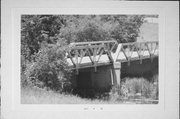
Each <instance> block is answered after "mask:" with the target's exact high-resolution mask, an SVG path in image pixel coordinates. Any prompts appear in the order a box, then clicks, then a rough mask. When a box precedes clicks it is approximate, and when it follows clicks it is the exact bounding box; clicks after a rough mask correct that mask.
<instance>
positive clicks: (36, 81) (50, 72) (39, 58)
mask: <svg viewBox="0 0 180 119" xmlns="http://www.w3.org/2000/svg"><path fill="white" fill-rule="evenodd" d="M64 49H65V47H60V46H58V45H55V46H52V47H50V48H49V47H44V48H42V49H41V50H40V51H39V52H38V53H36V54H35V55H34V62H32V63H30V64H29V65H28V66H27V69H26V71H25V75H26V77H27V80H28V82H30V83H32V84H33V85H36V86H38V87H41V88H44V87H47V88H50V89H53V90H65V88H66V87H63V85H64V83H67V82H69V79H70V76H71V75H70V73H71V71H70V70H68V69H66V68H67V66H66V65H67V63H66V61H65V59H64V58H65V53H64ZM66 86H67V85H66Z"/></svg>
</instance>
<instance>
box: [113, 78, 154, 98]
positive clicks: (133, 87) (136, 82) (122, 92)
mask: <svg viewBox="0 0 180 119" xmlns="http://www.w3.org/2000/svg"><path fill="white" fill-rule="evenodd" d="M153 80H154V81H153V82H149V81H148V80H146V79H144V78H125V79H123V81H122V82H121V86H120V87H113V88H112V89H111V92H110V99H111V100H122V99H151V100H158V76H154V79H153Z"/></svg>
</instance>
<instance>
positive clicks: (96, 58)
mask: <svg viewBox="0 0 180 119" xmlns="http://www.w3.org/2000/svg"><path fill="white" fill-rule="evenodd" d="M157 55H158V42H157V41H152V42H133V43H121V44H118V43H117V41H115V40H112V41H94V42H78V43H71V44H70V45H69V49H68V50H67V58H68V59H70V61H71V63H72V64H73V68H75V69H79V68H83V67H94V68H95V71H96V67H97V66H99V65H102V62H101V63H100V59H103V58H107V59H106V60H105V61H104V63H106V64H108V63H113V62H117V61H120V62H130V61H131V60H140V61H142V59H144V58H151V59H152V58H153V57H155V56H157ZM105 56H106V57H105ZM85 64H87V65H85ZM128 64H129V63H128Z"/></svg>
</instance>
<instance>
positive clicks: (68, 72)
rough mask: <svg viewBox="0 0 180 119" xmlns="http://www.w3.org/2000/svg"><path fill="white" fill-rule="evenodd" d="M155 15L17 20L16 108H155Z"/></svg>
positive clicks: (26, 18)
mask: <svg viewBox="0 0 180 119" xmlns="http://www.w3.org/2000/svg"><path fill="white" fill-rule="evenodd" d="M158 93H159V90H158V15H157V14H153V15H128V14H127V15H126V14H125V15H119V14H118V15H22V16H21V103H22V104H34V103H35V104H41V103H43V104H51V103H53V104H84V103H88V104H126V103H128V104H131V103H132V104H157V103H158Z"/></svg>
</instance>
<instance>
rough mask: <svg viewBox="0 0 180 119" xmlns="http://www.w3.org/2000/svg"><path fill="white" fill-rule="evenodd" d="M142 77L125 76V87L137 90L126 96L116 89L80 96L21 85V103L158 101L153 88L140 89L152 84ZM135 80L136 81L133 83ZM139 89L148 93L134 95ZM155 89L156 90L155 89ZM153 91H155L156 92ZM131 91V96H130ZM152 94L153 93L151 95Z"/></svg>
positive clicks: (148, 102)
mask: <svg viewBox="0 0 180 119" xmlns="http://www.w3.org/2000/svg"><path fill="white" fill-rule="evenodd" d="M141 79H143V78H132V79H129V78H127V79H126V80H127V81H126V84H127V85H126V86H127V88H129V87H133V88H134V87H135V88H137V90H138V91H137V92H135V93H134V92H133V91H130V92H129V94H128V97H124V96H122V95H119V94H117V91H115V92H112V91H111V92H110V93H108V95H106V96H104V97H102V96H101V98H94V99H90V98H81V97H80V96H78V95H73V94H65V93H58V92H55V91H52V90H49V91H48V90H46V89H41V88H38V87H32V86H31V87H30V86H27V87H23V88H22V89H21V103H22V104H124V103H126V104H127V103H131V104H132V103H133V104H138V103H141V104H150V103H158V102H157V100H156V97H155V98H154V91H153V90H146V89H145V90H144V89H141V86H139V84H142V85H146V87H147V88H151V89H152V87H150V86H151V85H152V83H149V84H148V82H145V79H143V80H141ZM133 82H136V83H133ZM140 90H143V91H148V92H146V93H145V94H148V97H147V96H144V94H143V93H142V95H140V96H139V95H136V94H139V93H141V92H139V91H140ZM156 91H157V90H156ZM156 91H155V92H156ZM132 92H133V96H132ZM152 94H153V95H152Z"/></svg>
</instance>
